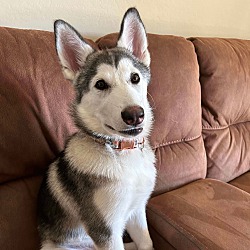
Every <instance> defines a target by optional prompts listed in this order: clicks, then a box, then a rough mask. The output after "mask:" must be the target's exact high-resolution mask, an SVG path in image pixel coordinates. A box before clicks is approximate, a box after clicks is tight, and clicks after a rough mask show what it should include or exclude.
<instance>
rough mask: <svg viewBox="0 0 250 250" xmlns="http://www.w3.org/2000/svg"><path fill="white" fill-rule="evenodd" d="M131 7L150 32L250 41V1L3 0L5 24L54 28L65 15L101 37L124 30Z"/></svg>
mask: <svg viewBox="0 0 250 250" xmlns="http://www.w3.org/2000/svg"><path fill="white" fill-rule="evenodd" d="M131 6H135V7H137V8H138V9H139V11H140V13H141V16H142V19H143V21H144V23H145V26H146V29H147V31H148V32H150V33H160V34H174V35H179V36H185V37H190V36H219V37H236V38H247V39H250V0H157V1H153V0H144V1H142V0H138V1H132V0H121V1H118V0H117V1H116V0H88V1H87V0H33V1H32V0H7V1H5V0H1V5H0V25H1V26H9V27H19V28H32V29H45V30H52V28H53V21H54V20H55V19H58V18H61V19H64V20H66V21H68V22H69V23H71V24H72V25H73V26H75V28H76V29H78V30H79V31H80V32H81V33H83V34H85V35H86V36H89V37H92V38H95V37H99V36H102V35H104V34H107V33H110V32H115V31H118V29H119V26H120V21H121V18H122V15H123V14H124V12H125V11H126V9H127V8H128V7H131Z"/></svg>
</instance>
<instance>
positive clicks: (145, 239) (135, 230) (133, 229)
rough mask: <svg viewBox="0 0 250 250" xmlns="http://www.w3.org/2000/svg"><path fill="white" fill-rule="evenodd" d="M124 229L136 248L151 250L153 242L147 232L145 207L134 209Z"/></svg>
mask: <svg viewBox="0 0 250 250" xmlns="http://www.w3.org/2000/svg"><path fill="white" fill-rule="evenodd" d="M126 229H127V231H128V233H129V235H130V237H131V238H132V240H133V241H134V242H135V244H136V245H137V247H138V250H153V249H154V248H153V243H152V240H151V238H150V235H149V232H148V225H147V219H146V212H145V207H142V208H140V209H138V210H137V211H136V213H135V214H134V215H133V216H132V217H131V218H130V219H129V221H128V223H127V226H126Z"/></svg>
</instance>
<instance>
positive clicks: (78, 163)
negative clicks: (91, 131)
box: [66, 137, 156, 226]
mask: <svg viewBox="0 0 250 250" xmlns="http://www.w3.org/2000/svg"><path fill="white" fill-rule="evenodd" d="M69 149H70V150H67V151H66V155H67V158H68V159H69V160H70V162H72V163H73V164H72V166H74V167H75V168H76V169H77V170H78V171H79V172H81V173H84V174H89V175H94V176H97V177H104V178H107V179H108V182H107V184H106V185H103V186H102V187H100V188H98V189H96V190H95V192H94V203H95V205H96V207H97V208H98V210H99V211H100V212H101V214H102V215H103V216H104V217H105V220H106V221H108V222H110V223H111V222H116V223H117V220H118V221H119V218H120V219H121V218H123V219H122V221H121V223H125V222H126V220H128V219H129V217H130V216H132V215H133V212H134V211H136V210H138V208H140V207H145V205H146V202H147V200H148V197H149V195H150V194H151V192H152V190H153V188H154V184H155V176H156V170H155V167H154V163H155V156H154V153H153V151H152V150H151V149H150V147H149V146H148V144H147V143H146V144H145V147H144V149H142V150H141V149H132V150H130V149H129V150H123V151H115V150H113V149H111V148H110V147H109V146H107V145H101V144H99V143H94V144H93V139H92V138H88V137H85V138H84V139H81V138H79V137H76V138H74V139H72V140H71V142H70V144H69ZM116 217H119V218H116ZM123 226H125V225H123Z"/></svg>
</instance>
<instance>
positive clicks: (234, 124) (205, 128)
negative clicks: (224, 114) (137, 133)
mask: <svg viewBox="0 0 250 250" xmlns="http://www.w3.org/2000/svg"><path fill="white" fill-rule="evenodd" d="M248 122H250V121H244V122H236V123H232V124H229V125H226V126H217V127H208V126H204V127H203V126H202V130H223V129H227V128H230V127H232V126H237V125H239V124H242V123H248Z"/></svg>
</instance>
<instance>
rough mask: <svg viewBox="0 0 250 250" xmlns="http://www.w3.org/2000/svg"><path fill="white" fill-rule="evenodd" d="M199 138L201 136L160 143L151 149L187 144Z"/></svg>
mask: <svg viewBox="0 0 250 250" xmlns="http://www.w3.org/2000/svg"><path fill="white" fill-rule="evenodd" d="M200 137H201V135H196V136H192V137H188V138H182V139H179V140H174V141H169V142H163V143H160V144H157V145H155V146H153V147H152V148H153V149H157V148H160V147H164V146H168V145H172V144H176V143H180V142H189V141H193V140H196V139H198V138H200Z"/></svg>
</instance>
